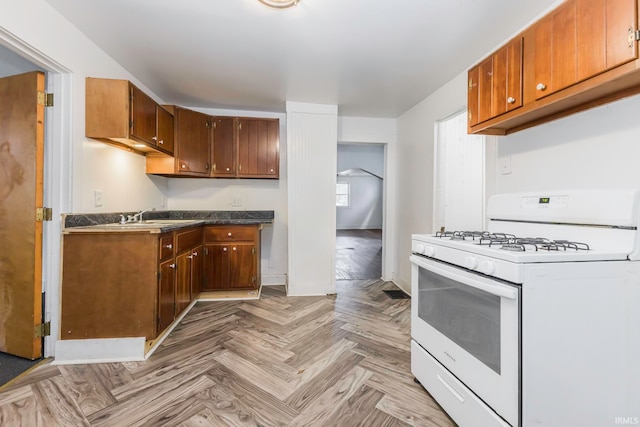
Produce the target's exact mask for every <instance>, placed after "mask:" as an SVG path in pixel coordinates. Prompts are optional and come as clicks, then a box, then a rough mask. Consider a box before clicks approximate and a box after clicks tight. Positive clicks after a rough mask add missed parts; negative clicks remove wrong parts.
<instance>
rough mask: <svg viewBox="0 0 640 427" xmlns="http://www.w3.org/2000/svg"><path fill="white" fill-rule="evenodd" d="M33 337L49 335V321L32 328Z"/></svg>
mask: <svg viewBox="0 0 640 427" xmlns="http://www.w3.org/2000/svg"><path fill="white" fill-rule="evenodd" d="M33 335H34V338H42V337H48V336H49V335H51V322H44V323H41V324H39V325H36V326H34V328H33Z"/></svg>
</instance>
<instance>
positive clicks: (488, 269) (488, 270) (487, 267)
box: [478, 261, 496, 274]
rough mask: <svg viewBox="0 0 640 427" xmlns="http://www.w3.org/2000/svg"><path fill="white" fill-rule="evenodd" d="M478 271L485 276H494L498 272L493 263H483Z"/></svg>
mask: <svg viewBox="0 0 640 427" xmlns="http://www.w3.org/2000/svg"><path fill="white" fill-rule="evenodd" d="M478 270H480V272H482V273H484V274H493V273H494V272H495V271H496V263H495V262H493V261H482V262H481V263H480V266H479V267H478Z"/></svg>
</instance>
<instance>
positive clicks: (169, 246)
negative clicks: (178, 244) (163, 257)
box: [164, 243, 173, 249]
mask: <svg viewBox="0 0 640 427" xmlns="http://www.w3.org/2000/svg"><path fill="white" fill-rule="evenodd" d="M164 247H165V248H167V249H173V244H171V243H169V244H168V245H164Z"/></svg>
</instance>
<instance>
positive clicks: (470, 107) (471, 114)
mask: <svg viewBox="0 0 640 427" xmlns="http://www.w3.org/2000/svg"><path fill="white" fill-rule="evenodd" d="M479 73H480V67H479V66H476V67H473V68H472V69H470V70H469V75H468V78H467V80H468V85H469V88H468V89H469V92H468V93H467V119H468V122H469V126H474V125H477V124H478V102H479V99H478V77H479V75H480V74H479Z"/></svg>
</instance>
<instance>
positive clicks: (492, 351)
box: [411, 255, 520, 426]
mask: <svg viewBox="0 0 640 427" xmlns="http://www.w3.org/2000/svg"><path fill="white" fill-rule="evenodd" d="M411 263H412V272H411V296H412V298H411V337H412V338H413V339H414V340H415V341H416V342H417V343H418V344H419V345H420V346H422V347H423V348H424V349H425V350H426V351H427V352H429V353H430V354H431V356H433V357H434V358H435V359H436V360H437V361H438V362H440V363H441V364H442V365H444V367H446V368H447V369H448V370H449V371H450V372H451V373H452V374H453V375H455V376H456V377H457V378H458V379H459V380H460V381H462V383H464V384H465V385H466V386H467V387H468V388H469V389H471V390H472V391H473V392H474V393H475V394H476V395H477V396H478V397H479V398H480V399H482V400H483V401H484V402H485V403H486V404H487V405H488V406H490V407H491V408H492V409H493V410H494V411H495V412H496V413H497V414H498V415H500V416H501V417H502V418H504V419H505V420H506V421H507V422H509V423H510V424H511V425H513V426H517V425H518V421H519V408H520V383H519V381H520V340H519V335H520V287H519V286H516V285H509V284H506V283H504V282H499V281H497V280H493V279H491V278H488V277H485V276H481V275H479V274H476V273H473V272H470V271H468V270H466V269H463V268H459V267H455V266H453V265H450V264H446V263H443V262H440V261H436V260H434V259H430V258H425V257H420V256H416V255H413V256H411Z"/></svg>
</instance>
